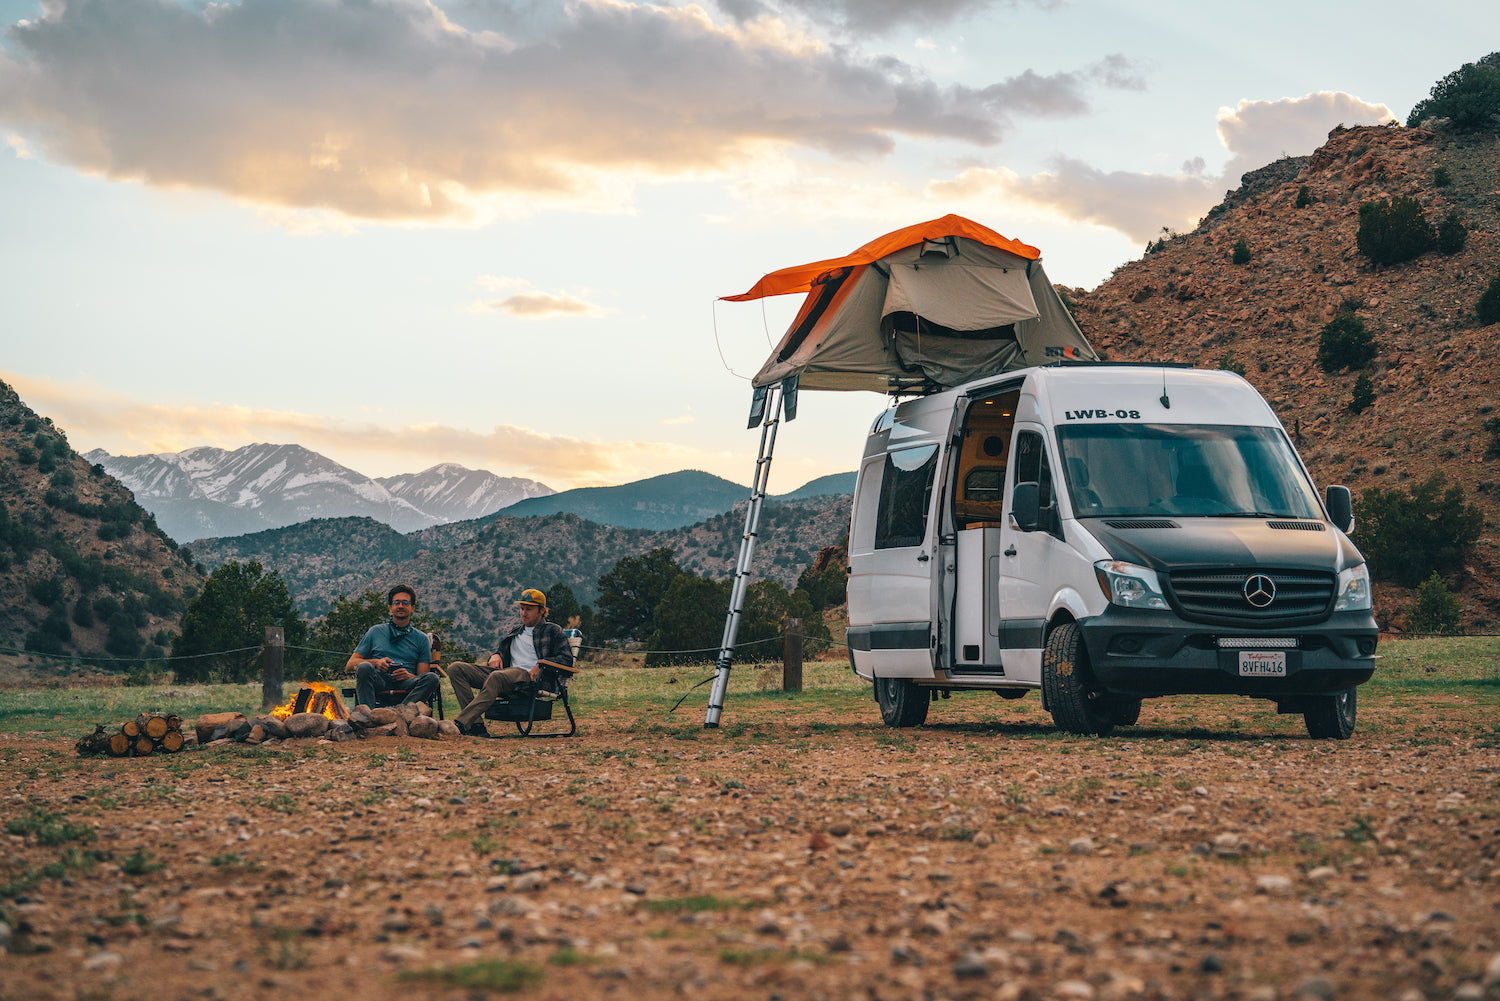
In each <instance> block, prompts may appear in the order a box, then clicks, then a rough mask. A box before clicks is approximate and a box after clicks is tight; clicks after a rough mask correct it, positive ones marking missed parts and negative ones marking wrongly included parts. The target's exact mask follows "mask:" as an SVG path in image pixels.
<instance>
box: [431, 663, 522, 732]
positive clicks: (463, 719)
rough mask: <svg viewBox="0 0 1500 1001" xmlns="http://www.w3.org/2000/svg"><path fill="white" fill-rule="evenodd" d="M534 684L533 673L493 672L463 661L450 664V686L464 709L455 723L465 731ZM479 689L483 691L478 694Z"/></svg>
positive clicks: (509, 669)
mask: <svg viewBox="0 0 1500 1001" xmlns="http://www.w3.org/2000/svg"><path fill="white" fill-rule="evenodd" d="M530 680H531V672H530V671H523V670H521V669H520V668H519V667H495V668H490V667H485V666H483V665H481V664H466V663H464V662H463V661H461V660H460V661H455V662H454V663H452V664H449V665H448V683H449V684H451V685H452V686H453V694H454V695H456V696H458V704H459V707H460V712H459V714H458V716H457V717H455V718H454V722H455V723H457V724H458V725H459V726H461V727H464V728H468V727H471V726H473V725H474V724H476V723H479V722H480V721H482V720H483V719H484V714H485V712H487V711H488V710H489V708H490V706H492V705H494V704H495V700H496V699H499V698H504V697H505V696H506V695H507V694H509V693H510V692H512V691H514V690H515V689H517V688H519V687H520V686H521V685H523V684H525V683H527V682H529V681H530ZM475 687H478V688H479V692H478V693H477V694H476V693H475V691H474V689H475Z"/></svg>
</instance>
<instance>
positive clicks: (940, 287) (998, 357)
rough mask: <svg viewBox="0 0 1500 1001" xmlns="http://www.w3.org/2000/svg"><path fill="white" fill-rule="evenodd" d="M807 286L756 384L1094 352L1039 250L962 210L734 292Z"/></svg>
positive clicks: (1010, 363) (863, 379)
mask: <svg viewBox="0 0 1500 1001" xmlns="http://www.w3.org/2000/svg"><path fill="white" fill-rule="evenodd" d="M791 292H806V293H807V298H806V299H805V300H804V301H803V303H802V308H801V309H800V310H799V311H798V313H797V318H796V319H795V320H793V321H792V325H791V327H790V328H788V330H787V332H786V334H785V335H784V336H783V337H782V339H781V343H780V344H778V345H777V346H776V350H775V351H773V352H772V353H771V357H770V358H768V359H767V360H766V363H765V364H764V365H763V366H761V369H760V372H758V373H757V374H756V376H755V379H754V385H755V386H756V387H757V388H760V387H764V386H769V385H771V384H773V383H777V382H781V381H782V380H785V379H789V378H791V377H792V376H798V377H799V378H798V381H797V386H798V388H800V389H836V390H856V389H868V390H874V391H875V392H879V393H920V392H931V391H935V390H939V389H946V388H949V387H952V386H956V385H959V384H960V383H964V382H968V381H969V380H971V379H977V378H981V377H983V376H986V375H996V374H998V373H1001V372H1006V371H1009V370H1011V369H1016V368H1024V367H1026V366H1028V365H1040V364H1045V363H1046V362H1048V361H1056V360H1058V359H1062V358H1084V359H1094V358H1095V357H1096V355H1095V354H1094V351H1093V349H1092V348H1091V347H1089V343H1088V341H1087V340H1085V339H1084V336H1083V333H1082V331H1080V330H1079V329H1078V324H1076V323H1074V322H1073V317H1072V316H1071V315H1070V314H1069V313H1068V311H1067V309H1066V308H1065V307H1064V306H1063V304H1062V300H1061V299H1060V298H1059V297H1058V295H1057V291H1056V290H1055V289H1054V288H1053V287H1052V283H1051V282H1050V281H1048V280H1047V275H1046V272H1044V271H1043V270H1042V263H1041V252H1040V251H1039V250H1037V249H1036V248H1035V247H1031V246H1028V245H1027V244H1024V243H1021V242H1020V241H1019V240H1011V239H1008V238H1006V237H1004V236H1001V235H1000V234H999V233H996V232H995V231H994V230H992V229H989V228H987V227H984V226H981V225H979V224H978V223H976V222H973V221H971V220H968V219H965V218H963V217H962V216H956V215H946V216H943V217H942V218H941V219H934V220H932V221H931V222H924V223H919V224H917V225H915V226H907V227H906V228H904V229H899V230H896V231H895V232H894V233H888V234H886V235H885V236H882V237H880V238H879V239H876V240H873V241H871V242H870V243H867V244H865V245H864V246H863V247H861V248H859V249H858V250H856V251H855V252H854V253H852V254H850V255H848V256H847V257H841V258H837V259H835V260H828V261H817V262H814V263H812V264H803V265H799V266H796V267H791V268H784V269H782V270H780V271H776V272H773V273H771V274H769V275H767V276H766V277H764V278H762V279H761V280H760V281H759V282H757V283H756V284H755V286H754V287H753V288H751V289H750V290H749V291H748V292H745V293H744V294H742V295H734V296H726V297H725V299H726V300H727V301H730V302H744V301H747V300H750V299H759V298H761V297H762V296H768V295H785V294H787V293H791Z"/></svg>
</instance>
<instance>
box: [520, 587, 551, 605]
mask: <svg viewBox="0 0 1500 1001" xmlns="http://www.w3.org/2000/svg"><path fill="white" fill-rule="evenodd" d="M516 604H518V605H540V606H541V607H543V608H546V607H547V596H546V595H545V594H543V593H542V592H540V591H538V590H537V589H536V588H534V587H528V588H527V589H526V590H524V591H522V592H521V596H520V597H519V598H517V599H516Z"/></svg>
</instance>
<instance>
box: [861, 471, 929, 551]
mask: <svg viewBox="0 0 1500 1001" xmlns="http://www.w3.org/2000/svg"><path fill="white" fill-rule="evenodd" d="M937 454H938V449H937V446H936V445H918V446H917V447H915V448H903V449H901V450H900V451H896V452H891V453H889V454H888V455H887V456H886V457H885V470H884V475H883V476H882V477H881V478H880V512H879V516H878V517H877V518H876V520H875V548H876V549H899V548H902V547H904V546H920V545H921V544H922V540H923V539H924V538H926V537H927V511H928V509H929V508H930V507H931V501H932V481H933V477H934V475H935V474H936V473H937Z"/></svg>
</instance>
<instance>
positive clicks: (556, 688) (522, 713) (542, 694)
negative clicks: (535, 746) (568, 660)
mask: <svg viewBox="0 0 1500 1001" xmlns="http://www.w3.org/2000/svg"><path fill="white" fill-rule="evenodd" d="M541 664H542V669H541V671H540V672H538V674H537V679H536V681H534V682H531V683H530V684H527V685H525V686H523V687H522V688H518V689H515V690H514V691H512V692H511V693H510V694H509V695H508V696H507V697H506V698H503V699H496V700H495V702H494V704H492V705H491V706H490V707H489V709H488V710H486V711H485V714H484V718H485V719H493V720H499V721H500V722H502V723H514V724H515V725H516V729H517V730H518V731H519V732H520V734H521V736H523V737H571V736H573V734H575V733H577V732H578V721H577V720H575V719H574V718H573V707H572V704H571V703H569V701H568V684H569V683H570V682H571V681H572V680H573V675H575V674H577V673H578V668H576V667H567V666H564V665H562V664H558V663H555V662H553V661H550V660H544V661H542V662H541ZM556 705H561V706H562V708H563V712H564V713H566V714H567V718H568V729H567V730H566V731H563V730H554V731H552V732H551V733H533V732H532V727H533V726H535V725H536V724H537V723H540V722H545V721H547V720H550V719H552V710H553V707H554V706H556Z"/></svg>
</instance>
